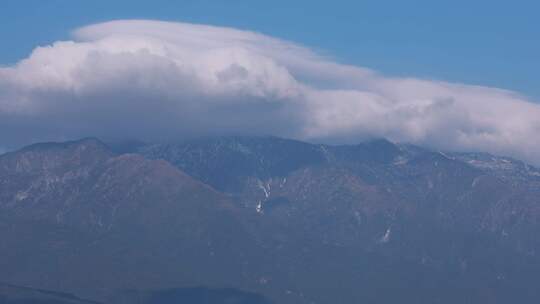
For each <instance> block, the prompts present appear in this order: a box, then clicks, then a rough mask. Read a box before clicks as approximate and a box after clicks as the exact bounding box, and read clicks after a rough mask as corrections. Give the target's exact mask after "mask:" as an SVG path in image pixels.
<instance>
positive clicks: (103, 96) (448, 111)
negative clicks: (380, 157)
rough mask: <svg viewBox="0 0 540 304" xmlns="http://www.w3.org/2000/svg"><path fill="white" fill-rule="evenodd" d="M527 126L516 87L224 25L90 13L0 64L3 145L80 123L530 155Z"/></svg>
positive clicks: (94, 127)
mask: <svg viewBox="0 0 540 304" xmlns="http://www.w3.org/2000/svg"><path fill="white" fill-rule="evenodd" d="M539 132H540V105H538V104H535V103H532V102H530V101H527V100H526V99H525V98H523V97H521V96H519V95H518V94H516V93H513V92H509V91H504V90H500V89H494V88H487V87H478V86H469V85H463V84H454V83H447V82H440V81H430V80H421V79H415V78H393V77H386V76H382V75H379V74H377V73H375V72H373V71H370V70H368V69H364V68H360V67H355V66H349V65H342V64H338V63H336V62H334V61H332V60H331V59H328V58H325V57H323V56H319V55H317V54H316V53H314V52H313V51H311V50H309V49H307V48H305V47H302V46H299V45H297V44H294V43H291V42H287V41H283V40H279V39H275V38H271V37H268V36H264V35H261V34H257V33H253V32H247V31H240V30H235V29H230V28H220V27H212V26H204V25H192V24H183V23H170V22H159V21H142V20H121V21H112V22H107V23H100V24H95V25H91V26H88V27H84V28H81V29H78V30H76V31H75V32H74V34H73V41H59V42H56V43H54V44H52V45H50V46H45V47H38V48H36V49H35V50H34V51H33V52H32V54H31V55H30V56H29V57H28V58H26V59H24V60H22V61H20V62H19V63H18V64H17V65H15V66H12V67H6V68H0V136H2V138H3V139H4V143H8V144H11V145H18V144H26V143H29V142H32V141H38V140H49V139H57V140H58V139H67V138H74V137H80V136H89V135H93V136H101V137H134V138H143V139H147V140H160V139H171V138H178V137H182V136H195V135H209V134H231V133H233V134H273V135H278V136H285V137H294V138H299V139H305V140H314V141H328V142H357V141H359V140H360V139H362V138H366V137H386V138H389V139H391V140H394V141H401V142H412V143H417V144H423V145H428V146H431V147H434V148H438V149H451V150H476V151H488V152H492V153H498V154H505V155H510V156H515V157H518V158H522V159H525V160H528V161H530V162H533V163H535V164H540V137H538V136H537V134H538V133H539Z"/></svg>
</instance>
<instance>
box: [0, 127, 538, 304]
mask: <svg viewBox="0 0 540 304" xmlns="http://www.w3.org/2000/svg"><path fill="white" fill-rule="evenodd" d="M539 197H540V170H539V169H538V168H536V167H534V166H531V165H528V164H526V163H524V162H521V161H518V160H514V159H511V158H508V157H501V156H495V155H490V154H486V153H457V152H444V151H442V152H441V151H433V150H430V149H427V148H423V147H418V146H414V145H408V144H396V143H392V142H389V141H387V140H384V139H378V140H371V141H366V142H362V143H359V144H357V145H324V144H313V143H306V142H300V141H296V140H290V139H283V138H275V137H212V138H198V139H191V140H185V141H181V142H176V143H165V144H163V143H161V144H146V143H140V142H111V143H107V144H105V143H103V142H102V141H100V140H98V139H95V138H86V139H81V140H77V141H71V142H64V143H40V144H34V145H31V146H28V147H25V148H22V149H20V150H18V151H15V152H9V153H6V154H4V155H1V156H0V252H1V253H2V254H1V256H0V270H1V271H0V281H1V282H7V283H6V285H0V303H82V302H81V301H85V300H81V299H82V298H84V299H89V300H88V301H95V302H97V303H119V304H122V303H135V304H136V303H141V304H145V303H148V304H154V303H155V304H158V303H190V304H198V303H201V304H202V303H216V304H218V303H239V304H240V303H251V304H257V303H261V304H262V303H276V304H278V303H283V304H289V303H290V304H292V303H298V304H303V303H306V304H307V303H509V302H517V303H537V302H538V301H539V300H540V291H539V290H538V288H537V286H536V278H538V276H539V275H540V258H539V257H538V255H537V252H538V251H539V250H540V242H539V239H538V238H537V236H536V235H537V232H538V231H540V230H539V229H540V225H539V224H540V200H539V199H538V198H539ZM2 286H7V287H2ZM22 286H24V287H22ZM45 291H46V292H45ZM51 291H54V292H52V294H53V295H54V297H53V296H51ZM59 292H60V293H59ZM21 294H22V295H23V296H21ZM68 294H73V295H77V296H76V297H75V296H70V295H68ZM78 297H80V298H78ZM18 299H34V300H32V301H34V302H28V301H27V300H25V301H26V302H22V300H18ZM2 301H4V302H2ZM10 301H11V302H10ZM40 301H41V302H40ZM47 301H48V302H47ZM70 301H71V302H70ZM77 301H79V302H77Z"/></svg>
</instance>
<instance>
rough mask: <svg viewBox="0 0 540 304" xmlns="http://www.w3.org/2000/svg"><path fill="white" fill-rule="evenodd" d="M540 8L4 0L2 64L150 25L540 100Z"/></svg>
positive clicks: (0, 7)
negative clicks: (192, 29)
mask: <svg viewBox="0 0 540 304" xmlns="http://www.w3.org/2000/svg"><path fill="white" fill-rule="evenodd" d="M539 11H540V4H538V3H537V2H536V1H512V2H511V1H483V0H477V1H461V0H457V1H433V0H432V1H384V0H379V1H358V0H357V1H339V0H336V1H314V0H309V1H308V0H296V1H290V0H289V1H282V0H273V1H253V0H228V1H217V0H214V1H208V0H181V1H167V0H160V1H133V0H131V1H124V0H117V1H101V0H92V1H68V0H47V1H42V0H34V1H29V0H3V1H2V2H1V3H0V20H2V21H1V22H2V24H1V25H2V26H1V27H0V37H2V38H3V41H4V43H3V47H2V48H0V63H1V64H2V65H8V64H11V63H14V62H16V61H18V60H19V59H21V58H24V57H26V56H27V55H28V54H29V52H30V51H31V50H32V49H33V48H34V47H35V46H37V45H44V44H47V43H50V42H53V41H56V40H61V39H68V38H69V31H70V30H71V29H74V28H76V27H79V26H83V25H87V24H91V23H96V22H99V21H106V20H111V19H127V18H145V19H160V20H170V21H185V22H194V23H205V24H213V25H219V26H231V27H236V28H240V29H248V30H254V31H258V32H261V33H264V34H268V35H271V36H276V37H280V38H284V39H288V40H292V41H295V42H297V43H301V44H304V45H307V46H309V47H311V48H314V49H316V50H319V51H320V52H322V53H325V54H328V55H330V56H332V57H334V58H335V59H336V60H338V61H340V62H343V63H349V64H355V65H360V66H364V67H369V68H372V69H375V70H377V71H380V72H383V73H385V74H388V75H399V76H415V77H420V78H427V79H440V80H447V81H455V82H463V83H468V84H480V85H488V86H495V87H499V88H506V89H511V90H515V91H517V92H520V93H522V94H524V95H526V96H529V97H530V98H531V99H532V100H535V101H540V86H539V85H538V70H539V69H540V60H539V59H540V58H539V57H540V39H538V37H540V21H538V12H539Z"/></svg>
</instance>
